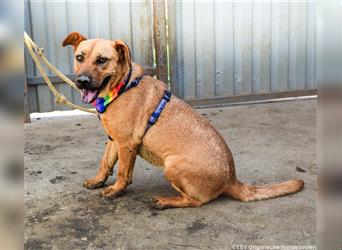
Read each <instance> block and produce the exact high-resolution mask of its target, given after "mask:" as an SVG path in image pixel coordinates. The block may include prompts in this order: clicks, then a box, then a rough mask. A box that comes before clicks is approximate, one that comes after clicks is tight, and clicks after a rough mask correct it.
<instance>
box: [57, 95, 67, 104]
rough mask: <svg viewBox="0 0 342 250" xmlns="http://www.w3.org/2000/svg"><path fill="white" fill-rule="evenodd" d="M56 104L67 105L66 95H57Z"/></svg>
mask: <svg viewBox="0 0 342 250" xmlns="http://www.w3.org/2000/svg"><path fill="white" fill-rule="evenodd" d="M56 103H62V104H65V103H66V98H65V96H64V95H57V96H56Z"/></svg>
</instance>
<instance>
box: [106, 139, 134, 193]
mask: <svg viewBox="0 0 342 250" xmlns="http://www.w3.org/2000/svg"><path fill="white" fill-rule="evenodd" d="M137 152H138V147H137V146H133V145H124V146H118V154H119V167H118V172H117V175H116V178H117V179H116V182H115V183H114V185H112V186H109V187H107V188H105V189H103V190H102V192H101V196H102V197H105V198H110V199H113V198H116V197H118V196H119V195H120V194H122V192H123V191H124V190H125V189H126V187H127V186H128V185H129V184H131V183H132V173H133V168H134V163H135V159H136V156H137Z"/></svg>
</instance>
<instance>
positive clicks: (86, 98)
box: [81, 75, 112, 103]
mask: <svg viewBox="0 0 342 250" xmlns="http://www.w3.org/2000/svg"><path fill="white" fill-rule="evenodd" d="M111 77H112V75H110V76H107V77H105V78H104V79H103V81H102V83H101V86H100V87H99V88H97V89H81V95H82V101H83V102H84V103H92V102H93V101H94V100H95V99H96V98H97V96H98V95H99V93H100V92H101V91H102V90H103V89H104V88H105V87H106V85H107V84H108V82H109V80H110V78H111Z"/></svg>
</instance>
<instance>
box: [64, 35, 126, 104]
mask: <svg viewBox="0 0 342 250" xmlns="http://www.w3.org/2000/svg"><path fill="white" fill-rule="evenodd" d="M67 45H72V46H73V48H74V70H75V73H76V85H77V87H78V88H79V89H80V90H81V93H82V100H83V102H86V103H90V102H92V101H93V100H95V98H96V97H97V96H98V94H99V93H100V92H101V91H102V90H103V89H105V88H107V87H108V85H109V88H111V87H113V86H110V85H112V84H115V79H117V78H118V77H120V76H121V75H122V72H123V71H125V72H126V71H127V70H128V69H129V68H130V67H131V54H130V50H129V48H128V46H127V45H126V44H125V43H124V42H123V41H121V40H116V41H114V42H113V41H110V40H105V39H89V40H88V39H87V38H85V37H84V36H83V35H81V34H80V33H78V32H72V33H70V34H69V35H68V36H67V37H66V38H65V39H64V41H63V47H65V46H67Z"/></svg>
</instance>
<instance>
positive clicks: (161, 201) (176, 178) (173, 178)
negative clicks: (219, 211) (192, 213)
mask: <svg viewBox="0 0 342 250" xmlns="http://www.w3.org/2000/svg"><path fill="white" fill-rule="evenodd" d="M178 163H180V162H178ZM176 164H177V163H176V162H173V163H172V165H171V166H170V165H168V164H166V166H165V177H166V179H167V180H168V181H170V183H171V186H172V187H173V188H174V189H175V190H177V191H178V192H179V193H180V196H171V197H156V198H155V199H154V200H155V206H156V208H159V209H165V208H181V207H198V206H201V205H202V204H204V203H206V202H208V201H209V200H211V198H210V196H207V194H205V193H204V192H203V190H202V189H201V181H200V180H199V179H198V177H199V176H197V175H196V174H195V173H193V171H192V170H191V167H187V166H185V165H181V164H182V163H180V164H179V165H178V166H175V165H176Z"/></svg>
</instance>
